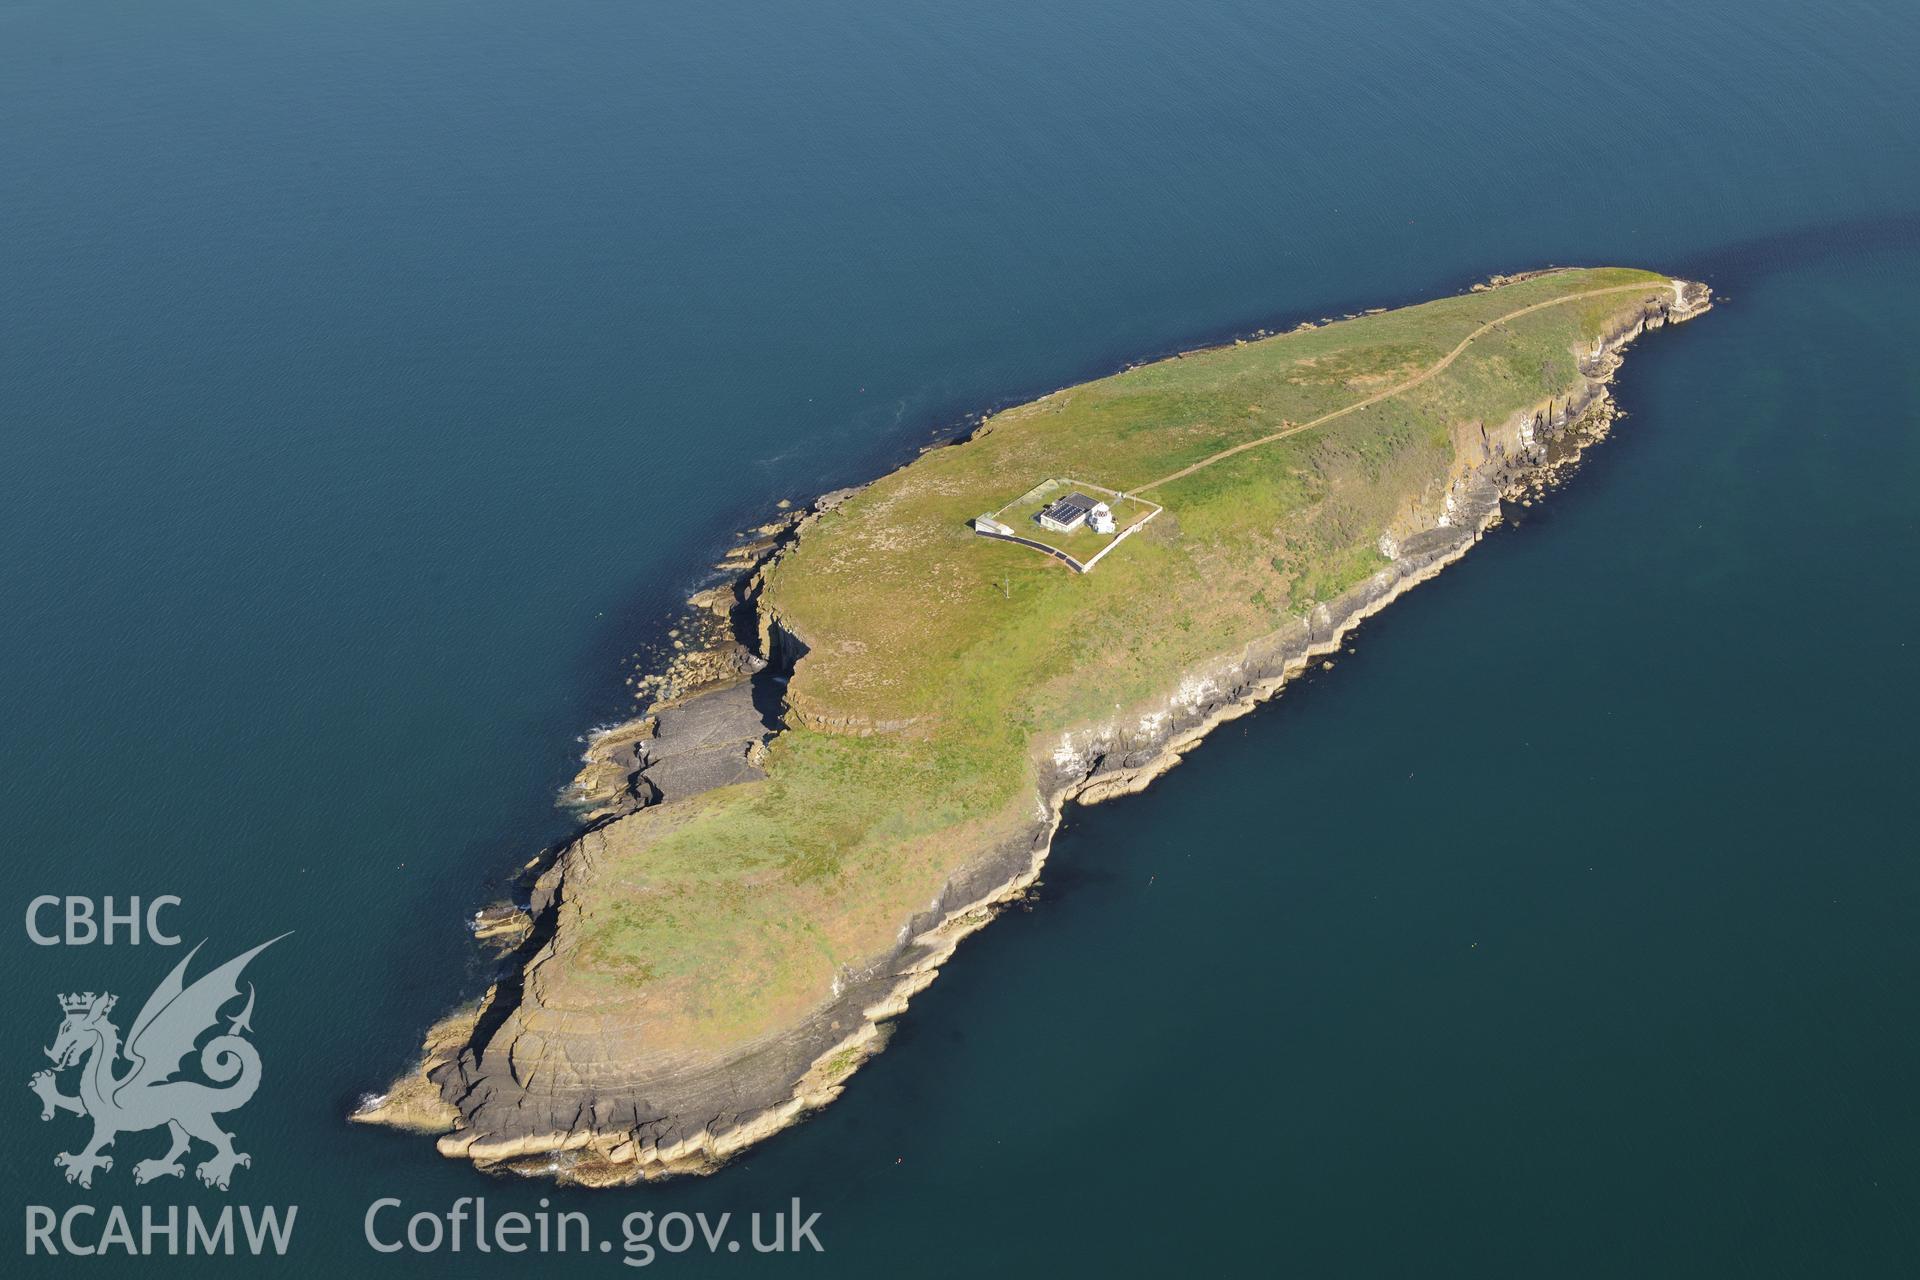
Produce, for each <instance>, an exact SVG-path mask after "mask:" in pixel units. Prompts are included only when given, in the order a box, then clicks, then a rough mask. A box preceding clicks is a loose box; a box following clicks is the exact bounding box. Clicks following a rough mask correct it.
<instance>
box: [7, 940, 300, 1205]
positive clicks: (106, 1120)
mask: <svg viewBox="0 0 1920 1280" xmlns="http://www.w3.org/2000/svg"><path fill="white" fill-rule="evenodd" d="M286 936H287V935H285V934H281V935H280V937H281V938H284V937H286ZM278 941H280V938H273V939H270V940H268V941H266V942H263V943H261V944H260V945H259V946H257V947H255V948H254V949H253V950H251V951H248V952H245V953H244V954H242V955H238V956H235V957H234V958H233V959H231V960H229V961H227V962H226V963H225V964H223V965H221V966H220V967H219V968H218V969H215V970H213V971H212V972H211V973H207V974H204V975H202V976H201V977H200V978H197V979H195V981H194V983H193V985H192V986H188V985H187V984H186V981H185V979H186V973H187V966H188V965H189V964H190V963H192V961H193V957H194V956H195V955H197V954H199V951H200V947H199V946H196V947H194V949H193V950H192V951H189V952H188V953H187V956H186V959H184V960H182V961H181V962H180V963H179V964H177V965H175V966H174V968H173V972H172V973H169V974H168V975H167V976H166V979H165V981H163V982H161V984H160V986H159V988H158V989H157V990H155V991H154V993H153V994H152V995H151V996H149V997H147V1002H146V1004H144V1005H142V1006H141V1008H140V1014H139V1016H138V1017H136V1018H135V1019H134V1020H133V1028H132V1030H130V1031H129V1032H128V1033H127V1039H126V1044H125V1045H124V1046H123V1045H122V1044H121V1042H120V1030H119V1028H118V1027H116V1026H114V1025H113V1023H112V1022H111V1021H109V1019H108V1015H109V1014H111V1013H112V1012H113V1006H114V1002H115V1000H116V997H114V996H112V995H108V994H105V993H102V994H100V995H95V994H94V993H93V992H91V991H89V992H86V993H84V994H81V995H65V996H61V997H60V1009H61V1011H62V1012H63V1013H64V1014H65V1015H66V1017H65V1020H63V1021H62V1022H61V1023H60V1034H59V1035H57V1036H55V1037H54V1041H53V1047H52V1048H51V1049H48V1050H47V1056H48V1057H49V1058H51V1059H53V1070H51V1071H41V1072H37V1073H36V1074H35V1075H34V1077H33V1079H32V1080H30V1081H28V1087H29V1088H31V1089H32V1090H33V1091H34V1092H35V1093H37V1094H39V1095H40V1102H41V1110H40V1118H41V1119H42V1120H51V1119H53V1116H54V1113H55V1112H56V1111H71V1112H73V1113H74V1114H75V1115H84V1116H89V1117H91V1118H92V1120H93V1137H92V1138H91V1139H90V1140H89V1141H88V1142H87V1144H86V1145H85V1146H84V1147H82V1148H80V1150H78V1151H72V1152H62V1153H61V1154H59V1155H57V1156H55V1157H54V1158H53V1162H54V1164H56V1165H58V1166H59V1167H61V1168H62V1169H65V1170H66V1171H67V1181H68V1182H77V1183H79V1184H80V1185H81V1186H83V1187H91V1186H92V1185H93V1174H94V1171H95V1170H96V1169H99V1170H111V1169H112V1168H113V1158H112V1157H111V1156H108V1155H106V1154H104V1153H105V1151H106V1149H107V1148H108V1147H110V1146H112V1145H113V1140H114V1139H115V1138H116V1137H118V1136H119V1135H120V1134H122V1133H136V1132H139V1131H140V1130H142V1129H156V1128H159V1127H160V1126H161V1125H165V1126H166V1127H167V1131H168V1133H170V1134H171V1135H172V1139H173V1144H172V1146H171V1147H169V1148H168V1150H167V1153H166V1154H165V1155H163V1156H160V1157H159V1158H157V1159H153V1160H142V1161H140V1162H139V1163H138V1164H136V1165H134V1166H133V1180H134V1181H135V1182H137V1183H145V1182H151V1181H153V1180H154V1179H155V1178H177V1177H180V1176H181V1175H182V1174H184V1173H185V1172H186V1169H185V1167H184V1166H183V1165H182V1164H181V1163H180V1157H182V1156H184V1155H186V1154H187V1152H188V1150H189V1149H190V1148H191V1147H192V1145H193V1142H194V1139H196V1138H197V1139H199V1140H200V1141H201V1142H204V1143H206V1144H207V1145H209V1146H211V1147H212V1148H213V1155H212V1156H210V1157H209V1158H208V1159H207V1160H205V1161H204V1162H202V1163H201V1165H200V1166H199V1167H198V1168H197V1169H195V1170H194V1172H195V1174H197V1175H198V1176H199V1179H200V1181H202V1182H204V1183H206V1184H207V1185H208V1186H210V1187H218V1188H220V1189H221V1190H222V1191H225V1190H226V1189H227V1184H228V1183H229V1182H230V1181H231V1180H232V1178H233V1171H234V1169H235V1168H236V1167H237V1166H240V1165H251V1164H252V1163H253V1160H252V1158H251V1157H250V1156H248V1155H247V1154H246V1153H245V1152H242V1151H235V1150H234V1149H233V1135H232V1134H230V1133H228V1132H226V1131H225V1130H224V1129H222V1128H221V1127H220V1126H219V1125H218V1124H216V1123H215V1122H214V1117H215V1116H216V1115H219V1114H221V1113H222V1112H227V1111H237V1110H238V1109H239V1108H241V1107H243V1106H245V1105H246V1104H247V1101H248V1099H250V1098H252V1097H253V1093H254V1090H255V1089H257V1088H259V1087H260V1054H259V1053H258V1051H256V1050H255V1049H254V1047H253V1045H252V1044H251V1043H250V1042H248V1040H247V1039H246V1037H245V1033H246V1032H248V1031H251V1030H252V1029H253V1027H252V1024H251V1021H250V1019H251V1018H252V1017H253V985H252V984H251V983H249V984H248V985H247V1003H246V1007H245V1008H243V1009H241V1010H240V1012H239V1013H238V1014H235V1015H232V1016H231V1017H229V1018H228V1019H227V1029H226V1031H225V1032H224V1033H222V1034H219V1035H215V1036H213V1037H212V1038H211V1039H209V1040H208V1041H207V1042H206V1044H204V1045H201V1046H200V1072H201V1074H202V1075H204V1076H205V1077H206V1078H207V1079H208V1080H211V1081H212V1082H213V1083H212V1084H203V1083H201V1082H200V1081H198V1080H176V1079H174V1076H175V1075H177V1074H178V1073H179V1072H180V1070H181V1068H182V1066H183V1065H184V1061H185V1059H186V1057H187V1055H188V1054H190V1053H192V1052H193V1050H194V1046H195V1045H196V1044H197V1043H198V1042H199V1040H200V1038H201V1036H203V1035H205V1034H206V1033H207V1032H208V1031H212V1030H216V1029H217V1028H218V1025H219V1023H220V1020H221V1018H220V1010H221V1009H222V1008H224V1007H225V1006H226V1005H227V1004H228V1003H229V1002H230V1001H233V1000H236V999H238V998H239V996H240V987H239V981H240V972H241V970H243V969H245V968H246V967H247V962H248V961H249V960H252V959H253V958H254V957H255V956H257V955H259V954H260V953H261V952H262V951H265V950H266V949H267V948H268V947H270V946H272V945H273V944H274V943H276V942H278ZM201 945H202V946H204V945H205V944H204V943H202V944H201ZM122 1058H124V1059H125V1060H126V1062H127V1063H128V1064H129V1065H128V1066H127V1067H126V1069H125V1070H124V1071H117V1070H116V1068H117V1066H118V1065H119V1063H120V1060H121V1059H122ZM76 1065H79V1067H80V1092H79V1094H78V1095H74V1096H69V1095H67V1094H64V1093H61V1092H60V1086H59V1083H58V1081H57V1079H56V1077H57V1073H59V1072H62V1071H65V1070H67V1069H68V1068H69V1067H72V1066H76ZM216 1086H218V1087H216Z"/></svg>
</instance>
